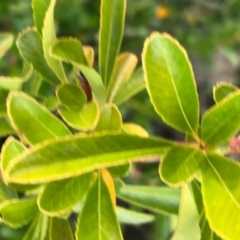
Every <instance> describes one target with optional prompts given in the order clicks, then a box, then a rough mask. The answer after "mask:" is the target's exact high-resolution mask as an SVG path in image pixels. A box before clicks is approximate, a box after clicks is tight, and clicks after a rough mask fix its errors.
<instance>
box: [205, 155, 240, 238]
mask: <svg viewBox="0 0 240 240" xmlns="http://www.w3.org/2000/svg"><path fill="white" fill-rule="evenodd" d="M207 160H208V161H207V164H206V166H205V167H204V168H203V169H202V195H203V203H204V207H205V211H206V217H207V219H208V221H209V224H210V226H211V228H212V229H213V230H214V231H216V233H217V234H219V236H221V237H222V238H223V239H231V240H237V239H238V238H239V236H240V225H239V224H237V223H239V222H240V185H239V181H240V165H239V163H237V162H234V161H233V160H231V159H227V158H225V157H222V156H220V155H217V154H210V155H209V156H208V157H207Z"/></svg>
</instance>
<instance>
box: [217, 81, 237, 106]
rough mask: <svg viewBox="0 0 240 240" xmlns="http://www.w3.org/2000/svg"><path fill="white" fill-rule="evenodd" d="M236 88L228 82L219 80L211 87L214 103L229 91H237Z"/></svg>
mask: <svg viewBox="0 0 240 240" xmlns="http://www.w3.org/2000/svg"><path fill="white" fill-rule="evenodd" d="M237 90H238V88H237V87H236V86H234V85H233V84H231V83H228V82H219V83H217V84H216V85H215V86H214V87H213V99H214V101H215V102H216V103H218V102H219V101H221V100H222V99H223V98H225V97H226V96H228V95H229V94H230V93H233V92H235V91H237Z"/></svg>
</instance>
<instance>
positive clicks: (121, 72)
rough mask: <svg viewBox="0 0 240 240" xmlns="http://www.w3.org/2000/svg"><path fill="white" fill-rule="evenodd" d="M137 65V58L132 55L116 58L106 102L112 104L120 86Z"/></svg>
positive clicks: (125, 54)
mask: <svg viewBox="0 0 240 240" xmlns="http://www.w3.org/2000/svg"><path fill="white" fill-rule="evenodd" d="M136 65H137V57H136V56H135V55H134V54H132V53H122V54H120V55H119V56H118V57H117V60H116V63H115V66H114V69H113V73H112V77H111V80H110V82H109V85H108V88H107V99H108V100H107V101H108V102H112V101H113V99H114V97H115V95H116V94H117V92H118V89H119V88H120V86H121V85H124V86H125V83H126V82H127V81H128V80H129V78H130V76H131V75H132V73H133V70H134V69H135V67H136Z"/></svg>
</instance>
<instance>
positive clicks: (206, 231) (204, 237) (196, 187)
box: [191, 180, 221, 240]
mask: <svg viewBox="0 0 240 240" xmlns="http://www.w3.org/2000/svg"><path fill="white" fill-rule="evenodd" d="M191 186H192V192H193V196H194V200H195V203H196V207H197V208H198V214H199V218H200V219H199V226H200V228H201V240H213V239H214V240H221V239H220V238H219V237H218V236H217V235H216V234H215V233H214V232H213V231H212V229H211V228H210V226H209V223H208V221H207V219H206V215H205V209H204V206H203V200H202V192H201V185H200V183H198V182H197V181H196V180H194V181H192V182H191Z"/></svg>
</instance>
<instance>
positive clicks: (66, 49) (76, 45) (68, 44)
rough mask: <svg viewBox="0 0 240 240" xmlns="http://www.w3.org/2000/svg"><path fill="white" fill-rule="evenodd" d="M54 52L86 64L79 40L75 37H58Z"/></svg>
mask: <svg viewBox="0 0 240 240" xmlns="http://www.w3.org/2000/svg"><path fill="white" fill-rule="evenodd" d="M53 48H54V54H55V55H57V56H62V57H64V58H65V59H68V60H69V61H72V62H76V63H79V64H83V65H87V60H86V58H85V55H84V51H83V47H82V44H81V42H80V41H79V40H78V39H77V38H60V39H58V40H57V41H56V42H55V43H54V45H53Z"/></svg>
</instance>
